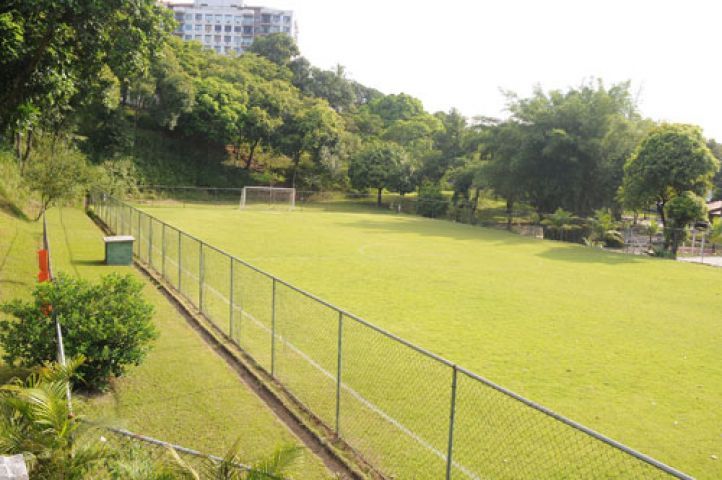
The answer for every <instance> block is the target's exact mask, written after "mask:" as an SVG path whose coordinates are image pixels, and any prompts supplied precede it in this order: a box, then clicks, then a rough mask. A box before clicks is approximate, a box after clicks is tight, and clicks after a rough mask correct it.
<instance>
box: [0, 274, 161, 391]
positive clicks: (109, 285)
mask: <svg viewBox="0 0 722 480" xmlns="http://www.w3.org/2000/svg"><path fill="white" fill-rule="evenodd" d="M142 288H143V285H142V283H140V282H138V281H137V280H135V279H133V277H131V276H129V275H127V276H120V275H117V274H112V275H108V276H105V277H103V278H102V279H101V281H100V283H98V284H91V283H89V282H87V281H85V280H79V279H76V278H73V277H69V276H67V275H63V274H61V275H59V276H58V278H57V279H56V280H55V281H54V282H48V283H43V284H40V285H38V286H37V287H36V288H35V290H34V291H33V301H31V302H28V301H22V300H13V301H11V302H8V303H5V304H3V305H2V307H1V311H2V312H4V313H6V314H8V315H11V316H12V317H15V319H16V320H2V321H0V327H2V331H0V344H1V345H2V347H3V350H4V359H5V361H7V362H16V361H17V362H19V363H20V364H21V365H24V366H33V365H41V364H43V363H45V362H49V361H51V360H52V359H54V358H55V355H56V342H55V326H54V318H57V320H58V321H59V322H60V324H61V325H62V328H63V336H64V344H65V352H66V354H67V355H68V356H80V355H82V356H83V357H84V358H85V361H84V363H83V364H82V365H81V366H79V367H78V369H77V376H78V378H79V379H80V380H81V381H82V382H83V383H84V384H85V386H86V387H87V388H88V389H90V390H104V389H106V388H107V387H108V384H109V381H110V379H111V378H112V377H119V376H122V375H123V374H124V373H125V371H126V369H127V367H128V366H129V365H139V364H140V363H141V362H142V361H143V359H144V357H145V355H146V354H147V352H148V350H149V348H150V343H151V341H152V340H153V339H154V338H155V337H156V336H157V333H156V331H155V328H154V326H153V324H152V320H151V318H152V315H153V307H152V306H151V305H149V304H148V303H147V302H146V301H145V300H144V299H143V296H142V294H141V290H142ZM47 305H50V306H51V307H52V314H51V315H46V314H45V313H44V311H47V307H46V306H47Z"/></svg>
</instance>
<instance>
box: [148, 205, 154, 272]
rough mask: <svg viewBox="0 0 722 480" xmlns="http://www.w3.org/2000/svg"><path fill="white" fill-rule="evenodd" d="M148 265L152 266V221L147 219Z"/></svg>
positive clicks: (149, 218)
mask: <svg viewBox="0 0 722 480" xmlns="http://www.w3.org/2000/svg"><path fill="white" fill-rule="evenodd" d="M148 265H150V266H151V267H152V266H153V219H152V218H151V217H148Z"/></svg>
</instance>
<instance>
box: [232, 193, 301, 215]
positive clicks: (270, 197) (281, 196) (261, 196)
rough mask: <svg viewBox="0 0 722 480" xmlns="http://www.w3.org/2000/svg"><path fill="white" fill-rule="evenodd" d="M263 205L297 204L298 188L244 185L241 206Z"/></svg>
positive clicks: (272, 206) (283, 205)
mask: <svg viewBox="0 0 722 480" xmlns="http://www.w3.org/2000/svg"><path fill="white" fill-rule="evenodd" d="M251 206H261V207H267V208H275V207H281V208H284V207H285V208H288V209H289V210H292V209H293V208H294V207H295V206H296V189H295V188H283V187H243V191H242V192H241V203H240V208H247V207H251Z"/></svg>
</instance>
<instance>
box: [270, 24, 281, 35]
mask: <svg viewBox="0 0 722 480" xmlns="http://www.w3.org/2000/svg"><path fill="white" fill-rule="evenodd" d="M280 31H281V27H279V26H278V25H273V26H272V27H271V33H278V32H280Z"/></svg>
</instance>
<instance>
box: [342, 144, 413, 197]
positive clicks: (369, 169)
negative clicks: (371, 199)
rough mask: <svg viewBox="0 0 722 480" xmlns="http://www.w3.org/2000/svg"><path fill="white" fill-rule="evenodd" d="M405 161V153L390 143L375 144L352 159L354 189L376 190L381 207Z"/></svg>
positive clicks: (350, 171)
mask: <svg viewBox="0 0 722 480" xmlns="http://www.w3.org/2000/svg"><path fill="white" fill-rule="evenodd" d="M403 160H404V151H403V149H402V148H401V147H399V146H398V145H395V144H393V143H389V142H385V143H384V142H374V143H371V144H369V145H367V146H366V147H365V148H363V149H362V150H361V151H360V152H358V153H357V154H356V155H354V156H353V157H351V161H350V163H349V167H348V177H349V180H351V185H352V186H353V188H355V189H358V190H365V189H367V188H375V189H376V191H377V195H376V205H377V206H379V207H380V206H381V194H382V192H383V190H384V188H393V186H394V180H395V179H397V178H398V170H399V168H400V166H401V164H402V163H403Z"/></svg>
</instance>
